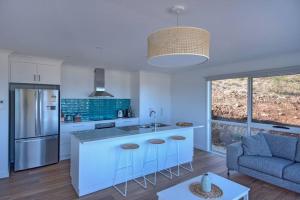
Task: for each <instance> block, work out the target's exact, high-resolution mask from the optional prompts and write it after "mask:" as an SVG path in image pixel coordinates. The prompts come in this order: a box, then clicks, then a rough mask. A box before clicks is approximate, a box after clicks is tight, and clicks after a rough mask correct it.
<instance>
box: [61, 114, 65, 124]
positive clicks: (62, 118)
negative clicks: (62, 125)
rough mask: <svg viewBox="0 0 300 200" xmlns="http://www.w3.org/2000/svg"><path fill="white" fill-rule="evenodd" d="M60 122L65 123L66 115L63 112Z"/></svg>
mask: <svg viewBox="0 0 300 200" xmlns="http://www.w3.org/2000/svg"><path fill="white" fill-rule="evenodd" d="M60 122H65V114H64V113H63V112H62V113H61V114H60Z"/></svg>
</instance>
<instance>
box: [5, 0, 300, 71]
mask: <svg viewBox="0 0 300 200" xmlns="http://www.w3.org/2000/svg"><path fill="white" fill-rule="evenodd" d="M175 4H182V5H185V6H186V7H187V13H185V14H184V15H182V17H181V18H180V24H182V25H187V26H196V27H201V28H205V29H207V30H208V31H210V33H211V50H210V60H209V61H208V62H207V63H206V64H203V65H201V66H194V67H193V68H201V67H207V66H211V65H217V64H225V63H230V62H238V61H243V60H248V59H255V58H258V57H264V56H272V55H279V54H282V53H289V52H294V51H299V50H300V1H299V0H268V1H267V0H248V1H246V0H245V1H241V0H185V1H182V0H22V1H20V0H0V48H8V49H12V50H16V52H18V53H22V54H28V55H36V56H46V57H51V58H59V59H64V60H66V62H67V63H69V64H82V65H93V66H104V67H107V68H116V69H126V70H137V69H144V70H153V69H154V70H162V71H164V70H169V69H159V68H155V67H152V66H149V65H148V64H147V60H146V53H147V52H146V49H147V43H146V39H147V35H148V34H149V33H151V32H153V31H155V30H156V29H159V28H162V27H166V26H173V25H175V23H176V18H175V16H173V15H170V14H169V13H168V12H167V9H168V8H169V7H171V6H173V5H175Z"/></svg>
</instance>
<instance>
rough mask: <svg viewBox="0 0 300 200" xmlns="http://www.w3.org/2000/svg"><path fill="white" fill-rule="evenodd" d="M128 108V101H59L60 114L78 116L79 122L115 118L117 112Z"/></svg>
mask: <svg viewBox="0 0 300 200" xmlns="http://www.w3.org/2000/svg"><path fill="white" fill-rule="evenodd" d="M129 107H130V99H61V112H62V113H64V114H65V115H73V116H74V115H76V114H80V116H81V120H83V121H85V120H104V119H115V118H117V111H118V110H125V109H128V108H129Z"/></svg>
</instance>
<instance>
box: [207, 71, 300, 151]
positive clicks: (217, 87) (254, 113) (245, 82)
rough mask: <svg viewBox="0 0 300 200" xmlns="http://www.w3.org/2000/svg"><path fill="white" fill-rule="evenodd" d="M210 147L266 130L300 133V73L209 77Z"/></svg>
mask: <svg viewBox="0 0 300 200" xmlns="http://www.w3.org/2000/svg"><path fill="white" fill-rule="evenodd" d="M210 86H211V87H210V88H211V89H210V92H211V107H210V109H211V119H210V123H211V148H212V151H215V152H219V153H226V146H227V145H229V144H231V143H234V142H237V141H240V139H241V137H242V136H245V135H251V134H257V133H258V132H269V133H272V134H280V135H291V136H298V137H299V136H300V74H295V75H280V76H277V75H276V76H267V77H244V78H232V79H223V80H212V81H210Z"/></svg>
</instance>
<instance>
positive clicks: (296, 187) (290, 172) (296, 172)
mask: <svg viewBox="0 0 300 200" xmlns="http://www.w3.org/2000/svg"><path fill="white" fill-rule="evenodd" d="M263 135H264V138H265V141H266V142H267V144H268V146H269V149H270V151H271V153H272V156H267V157H266V156H257V155H254V156H253V155H250V156H249V155H247V154H246V153H245V152H244V150H245V147H244V143H242V142H238V143H234V144H231V145H228V146H227V168H228V175H230V174H229V172H230V170H234V171H238V172H240V173H242V174H246V175H248V176H251V177H254V178H257V179H260V180H262V181H265V182H268V183H271V184H274V185H277V186H280V187H283V188H286V189H288V190H292V191H294V192H297V193H300V138H299V139H298V138H295V137H287V136H279V135H272V134H265V133H264V134H263Z"/></svg>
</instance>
